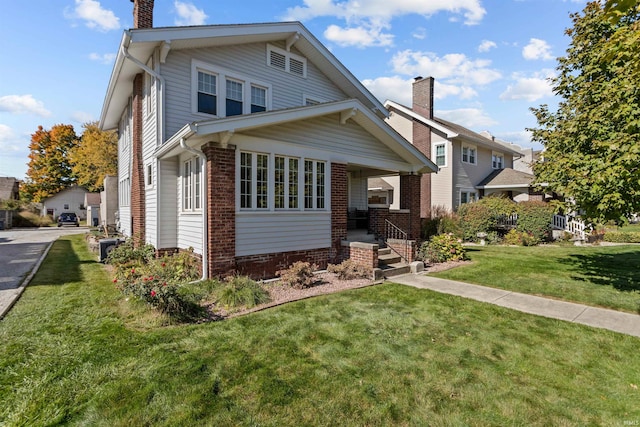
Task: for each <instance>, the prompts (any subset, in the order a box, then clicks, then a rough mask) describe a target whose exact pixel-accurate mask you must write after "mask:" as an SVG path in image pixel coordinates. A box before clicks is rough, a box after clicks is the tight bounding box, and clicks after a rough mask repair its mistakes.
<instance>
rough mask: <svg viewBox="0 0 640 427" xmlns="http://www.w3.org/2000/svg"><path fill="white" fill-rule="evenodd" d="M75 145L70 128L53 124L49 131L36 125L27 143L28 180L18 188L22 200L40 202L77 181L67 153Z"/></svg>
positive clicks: (75, 138) (76, 138) (75, 139)
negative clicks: (36, 128) (29, 141)
mask: <svg viewBox="0 0 640 427" xmlns="http://www.w3.org/2000/svg"><path fill="white" fill-rule="evenodd" d="M77 143H78V137H77V136H76V132H75V131H74V129H73V126H71V125H63V124H59V125H55V126H53V127H52V128H51V130H46V129H44V128H43V127H42V126H38V130H37V131H36V132H35V133H34V134H32V135H31V143H30V144H29V150H31V152H30V153H29V163H28V166H29V169H28V170H27V180H26V182H25V183H24V184H22V185H21V188H20V194H21V198H23V199H25V200H27V201H33V202H40V201H41V200H42V199H46V198H47V197H50V196H53V195H54V194H56V193H58V192H59V191H61V190H64V189H65V188H67V187H69V186H71V185H72V184H74V183H75V182H76V178H75V176H74V175H73V172H72V165H71V162H70V160H69V152H70V151H71V149H73V147H74V146H75V145H76V144H77Z"/></svg>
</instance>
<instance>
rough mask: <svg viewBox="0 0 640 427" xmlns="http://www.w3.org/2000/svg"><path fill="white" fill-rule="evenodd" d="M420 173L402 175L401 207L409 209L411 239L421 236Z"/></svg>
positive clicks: (409, 234) (409, 233)
mask: <svg viewBox="0 0 640 427" xmlns="http://www.w3.org/2000/svg"><path fill="white" fill-rule="evenodd" d="M420 186H421V177H420V175H401V176H400V209H409V211H410V213H409V228H408V229H407V230H405V231H406V232H407V234H408V237H409V239H411V240H417V239H419V238H420Z"/></svg>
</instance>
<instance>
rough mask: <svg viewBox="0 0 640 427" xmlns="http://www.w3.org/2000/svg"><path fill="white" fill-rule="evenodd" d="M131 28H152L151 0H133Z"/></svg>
mask: <svg viewBox="0 0 640 427" xmlns="http://www.w3.org/2000/svg"><path fill="white" fill-rule="evenodd" d="M133 28H153V0H135V1H134V3H133Z"/></svg>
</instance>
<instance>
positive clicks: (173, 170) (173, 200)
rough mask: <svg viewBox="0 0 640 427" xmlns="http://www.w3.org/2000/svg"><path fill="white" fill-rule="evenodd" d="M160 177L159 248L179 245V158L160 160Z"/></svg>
mask: <svg viewBox="0 0 640 427" xmlns="http://www.w3.org/2000/svg"><path fill="white" fill-rule="evenodd" d="M158 170H159V174H158V179H159V181H158V182H159V185H160V188H162V194H160V195H159V198H158V202H159V203H158V206H159V207H160V208H159V211H158V216H159V223H160V224H162V226H161V227H158V246H157V247H158V248H176V247H178V231H177V228H178V202H179V199H178V186H179V178H178V175H179V173H178V159H177V158H175V157H174V158H172V159H169V160H161V161H159V162H158Z"/></svg>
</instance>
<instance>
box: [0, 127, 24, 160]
mask: <svg viewBox="0 0 640 427" xmlns="http://www.w3.org/2000/svg"><path fill="white" fill-rule="evenodd" d="M0 150H1V151H3V152H5V153H6V152H8V151H11V152H19V151H21V147H20V145H19V144H18V142H17V141H16V139H15V134H14V132H13V129H11V128H10V127H9V126H7V125H3V124H0Z"/></svg>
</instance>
